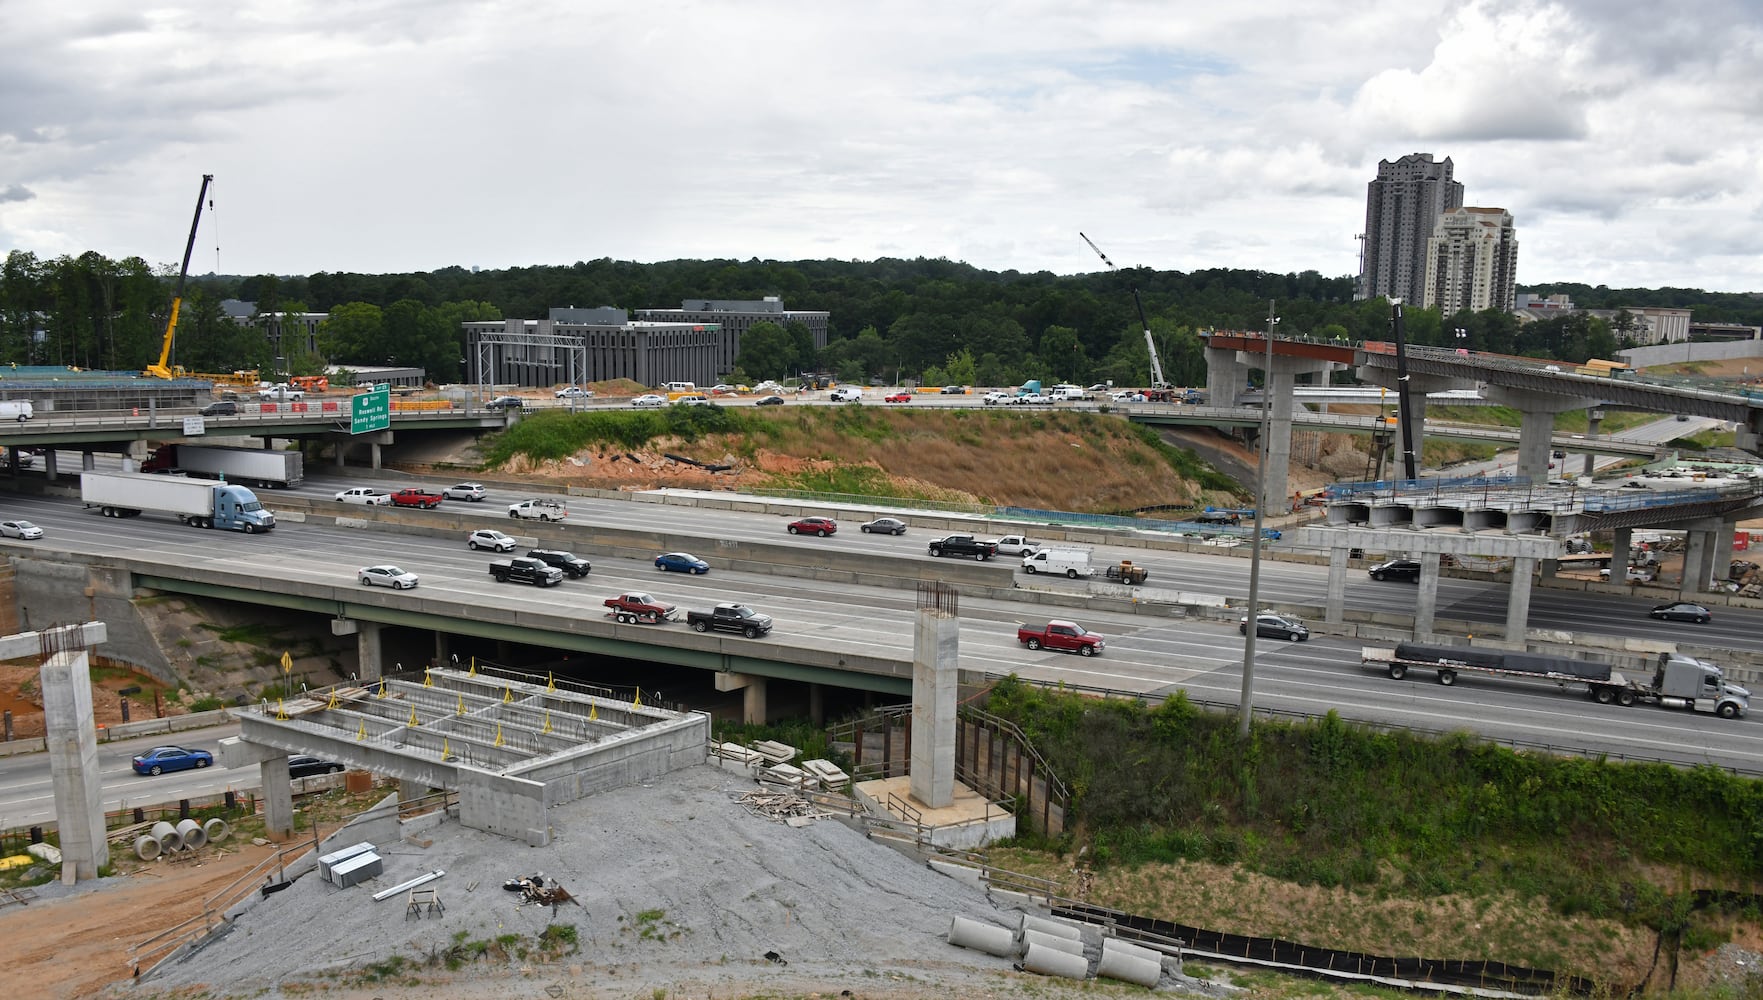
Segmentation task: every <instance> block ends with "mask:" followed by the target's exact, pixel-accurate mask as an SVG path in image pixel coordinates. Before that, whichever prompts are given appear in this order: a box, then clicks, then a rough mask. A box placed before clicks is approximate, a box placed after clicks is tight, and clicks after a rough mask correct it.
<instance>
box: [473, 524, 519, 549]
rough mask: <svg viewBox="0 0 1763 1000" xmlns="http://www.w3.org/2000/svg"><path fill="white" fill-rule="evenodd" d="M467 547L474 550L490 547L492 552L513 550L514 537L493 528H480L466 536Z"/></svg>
mask: <svg viewBox="0 0 1763 1000" xmlns="http://www.w3.org/2000/svg"><path fill="white" fill-rule="evenodd" d="M465 547H466V548H468V549H471V550H472V551H473V552H475V551H477V550H478V549H489V550H490V551H492V552H513V551H514V539H512V538H510V537H508V536H507V535H504V534H502V533H501V532H500V531H496V530H494V529H491V528H479V529H478V530H476V531H474V532H472V533H471V534H469V535H467V536H466V537H465Z"/></svg>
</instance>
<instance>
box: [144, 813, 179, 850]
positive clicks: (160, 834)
mask: <svg viewBox="0 0 1763 1000" xmlns="http://www.w3.org/2000/svg"><path fill="white" fill-rule="evenodd" d="M147 832H148V833H150V834H152V835H153V839H154V840H157V841H159V850H160V851H161V852H162V853H165V854H171V853H173V852H175V851H181V850H183V849H184V838H182V837H180V836H178V828H177V827H175V826H172V825H171V824H170V823H167V822H166V821H165V820H160V821H159V822H157V823H155V824H153V829H151V830H148V831H147Z"/></svg>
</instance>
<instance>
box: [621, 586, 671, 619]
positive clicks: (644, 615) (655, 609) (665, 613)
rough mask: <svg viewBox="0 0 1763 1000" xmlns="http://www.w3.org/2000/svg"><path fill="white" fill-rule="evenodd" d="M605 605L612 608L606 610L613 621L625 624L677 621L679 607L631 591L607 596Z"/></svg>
mask: <svg viewBox="0 0 1763 1000" xmlns="http://www.w3.org/2000/svg"><path fill="white" fill-rule="evenodd" d="M605 603H606V606H607V607H608V608H611V609H612V610H610V611H608V612H606V614H607V615H608V616H610V617H611V618H612V619H613V620H614V621H619V622H623V623H624V624H626V625H635V624H639V623H641V624H643V625H659V624H661V623H662V622H671V621H677V620H678V619H679V609H678V608H676V607H674V606H673V605H671V604H663V603H661V602H660V601H657V600H656V599H655V598H653V597H651V596H649V595H648V594H643V593H638V592H636V591H632V592H630V593H626V594H619V595H618V596H617V597H608V598H607V599H606V602H605Z"/></svg>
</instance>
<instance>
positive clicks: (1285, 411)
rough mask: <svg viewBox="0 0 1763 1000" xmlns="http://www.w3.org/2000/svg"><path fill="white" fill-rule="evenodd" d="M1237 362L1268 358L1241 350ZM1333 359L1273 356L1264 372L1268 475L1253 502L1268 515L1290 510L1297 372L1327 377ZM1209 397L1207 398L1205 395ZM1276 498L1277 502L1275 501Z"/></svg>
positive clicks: (1243, 363) (1244, 363)
mask: <svg viewBox="0 0 1763 1000" xmlns="http://www.w3.org/2000/svg"><path fill="white" fill-rule="evenodd" d="M1237 358H1238V364H1239V365H1242V366H1245V367H1246V366H1247V364H1248V363H1249V361H1250V359H1251V358H1256V359H1258V360H1259V361H1260V362H1261V364H1266V363H1267V359H1266V358H1264V357H1261V356H1260V355H1250V354H1249V353H1248V352H1246V351H1245V352H1242V353H1240V354H1238V355H1237ZM1333 367H1334V365H1333V363H1332V362H1328V361H1318V360H1316V359H1314V358H1296V357H1282V356H1280V355H1277V354H1276V355H1274V356H1273V370H1272V371H1270V372H1266V373H1265V375H1266V382H1265V384H1264V388H1265V389H1266V391H1268V392H1271V393H1272V394H1273V396H1272V399H1271V401H1270V402H1271V404H1272V405H1271V406H1270V407H1269V410H1270V412H1269V413H1268V425H1269V426H1268V430H1267V475H1266V476H1265V477H1263V479H1264V482H1265V490H1266V495H1265V496H1260V497H1256V498H1255V503H1256V504H1257V505H1258V506H1259V509H1260V510H1263V511H1265V512H1267V513H1269V514H1285V513H1289V512H1290V509H1291V505H1290V503H1289V502H1288V501H1287V500H1286V498H1287V497H1289V496H1291V495H1292V491H1291V482H1290V478H1291V467H1292V406H1293V405H1294V403H1293V400H1294V398H1295V393H1294V392H1293V390H1294V389H1295V388H1296V387H1297V383H1298V376H1299V375H1315V374H1321V375H1322V376H1324V377H1325V378H1326V377H1327V375H1328V373H1329V371H1330V369H1332V368H1333ZM1208 399H1210V397H1208ZM1276 500H1277V502H1275V501H1276Z"/></svg>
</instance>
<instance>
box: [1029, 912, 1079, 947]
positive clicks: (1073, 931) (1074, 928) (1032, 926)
mask: <svg viewBox="0 0 1763 1000" xmlns="http://www.w3.org/2000/svg"><path fill="white" fill-rule="evenodd" d="M1024 931H1040V932H1041V933H1042V934H1051V935H1053V936H1054V937H1062V938H1068V939H1070V940H1072V941H1082V940H1083V937H1084V932H1083V928H1081V927H1079V926H1078V925H1076V924H1072V923H1067V922H1065V921H1063V920H1049V919H1047V918H1046V917H1035V916H1030V915H1029V914H1026V913H1024V914H1023V915H1022V922H1021V923H1019V924H1017V925H1016V936H1017V937H1019V938H1020V937H1022V934H1023V932H1024Z"/></svg>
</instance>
